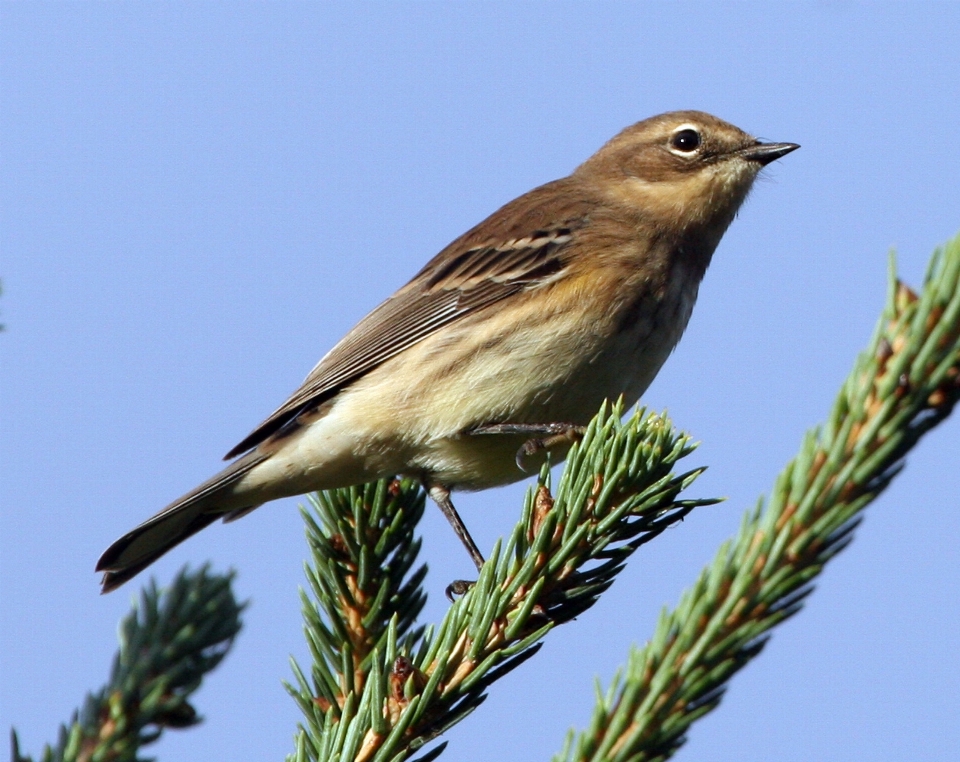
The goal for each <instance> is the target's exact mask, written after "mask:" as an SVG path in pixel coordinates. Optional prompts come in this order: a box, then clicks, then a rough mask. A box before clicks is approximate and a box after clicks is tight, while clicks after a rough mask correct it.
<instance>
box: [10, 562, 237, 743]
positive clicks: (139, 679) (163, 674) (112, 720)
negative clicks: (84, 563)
mask: <svg viewBox="0 0 960 762" xmlns="http://www.w3.org/2000/svg"><path fill="white" fill-rule="evenodd" d="M207 569H208V567H207V566H203V567H201V568H200V569H199V570H197V571H195V572H191V571H188V570H187V569H186V568H184V569H182V570H181V571H180V572H179V573H178V574H177V576H176V578H175V579H174V580H173V583H172V584H171V585H170V587H169V588H167V589H165V590H162V591H161V590H159V589H158V588H157V585H156V583H155V582H154V581H153V580H151V582H150V584H149V585H148V586H147V587H146V588H144V589H143V590H142V591H141V595H140V603H139V605H138V606H135V607H134V609H133V611H132V612H131V613H130V614H129V615H127V617H125V618H124V620H123V621H122V622H121V623H120V632H119V638H120V649H119V651H118V652H117V655H116V656H115V657H114V661H113V668H112V669H111V672H110V679H109V682H108V683H107V685H105V686H104V687H103V688H101V689H100V690H99V691H97V692H96V693H89V694H87V698H86V700H85V701H84V703H83V707H82V708H81V709H80V710H79V711H77V712H74V716H73V718H72V719H71V721H70V724H69V726H68V725H62V726H61V727H60V738H59V740H58V742H57V745H56V747H51V746H49V745H48V746H46V747H45V748H44V751H43V755H42V756H41V760H43V762H139V761H140V760H143V759H145V758H143V757H140V756H139V751H140V747H141V746H145V745H147V744H150V743H153V742H154V741H156V740H157V739H158V738H159V737H160V735H161V733H162V732H163V730H164V729H165V728H187V727H190V726H192V725H196V724H197V723H199V722H201V720H202V718H201V717H200V716H199V715H198V714H197V711H196V709H194V708H193V706H192V705H191V704H190V702H189V698H190V695H191V694H192V693H193V692H194V691H195V690H196V689H197V688H199V687H200V683H201V681H202V680H203V677H204V675H205V674H206V673H208V672H210V671H211V670H212V669H214V668H215V667H216V666H217V665H218V664H219V663H220V661H221V660H222V659H223V658H224V656H226V654H227V651H229V649H230V646H231V645H232V644H233V639H234V637H236V635H237V633H238V632H239V631H240V626H241V623H240V612H241V611H242V610H243V607H244V605H245V604H238V603H237V601H236V599H235V598H234V596H233V591H232V590H231V583H232V581H233V576H234V575H233V573H232V572H231V573H229V574H226V575H218V574H211V573H210V572H208V570H207ZM11 743H12V752H11V759H12V760H13V762H32V758H31V757H28V756H24V755H22V754H21V753H20V748H19V742H18V739H17V734H16V731H11Z"/></svg>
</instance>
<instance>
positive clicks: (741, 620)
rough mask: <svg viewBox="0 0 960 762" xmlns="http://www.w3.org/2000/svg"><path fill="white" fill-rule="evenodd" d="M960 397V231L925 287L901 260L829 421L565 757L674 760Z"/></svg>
mask: <svg viewBox="0 0 960 762" xmlns="http://www.w3.org/2000/svg"><path fill="white" fill-rule="evenodd" d="M958 399H960V237H958V238H955V239H953V240H952V241H950V242H949V243H948V244H947V245H946V246H945V247H943V248H942V249H938V250H937V251H936V252H935V253H934V255H933V258H932V260H931V263H930V266H929V268H928V270H927V275H926V278H925V282H924V288H923V291H922V293H921V294H920V296H917V295H916V294H915V293H914V292H913V291H911V290H910V289H909V288H908V287H907V286H906V285H904V284H903V283H902V282H901V281H900V280H899V279H898V278H897V276H896V270H895V263H894V260H893V257H892V255H891V259H890V286H889V291H888V296H887V304H886V307H885V309H884V312H883V315H882V316H881V318H880V321H879V323H878V325H877V328H876V330H875V332H874V335H873V338H872V341H871V342H870V344H869V347H868V349H867V350H866V351H865V352H863V353H862V354H861V355H860V356H859V358H858V359H857V361H856V363H855V364H854V368H853V371H852V372H851V374H850V375H849V377H848V378H847V380H846V382H845V383H844V385H843V387H842V388H841V391H840V394H839V396H838V398H837V400H836V402H835V404H834V406H833V410H832V411H831V413H830V416H829V417H828V419H827V422H826V424H824V425H823V426H822V427H819V428H816V429H814V430H812V431H810V432H809V433H808V434H807V435H806V437H805V438H804V440H803V443H802V445H801V449H800V453H799V454H798V455H797V457H796V458H795V459H794V460H792V461H791V462H790V463H788V464H787V466H786V468H785V469H784V470H783V472H782V473H781V474H780V476H779V477H778V478H777V480H776V483H775V485H774V489H773V494H772V495H771V497H770V500H769V502H768V503H767V504H766V505H765V506H764V502H763V500H762V499H761V501H760V502H759V504H758V506H757V508H756V509H755V510H753V511H750V512H748V513H747V514H746V515H745V516H744V519H743V523H742V525H741V528H740V531H739V533H738V534H737V536H736V537H734V538H732V539H731V540H729V541H727V542H726V543H724V545H723V546H721V548H720V550H719V552H718V554H717V556H716V557H715V559H714V561H713V563H712V564H711V565H710V566H708V567H707V568H705V569H704V571H703V572H702V573H701V575H700V577H699V579H698V580H697V581H696V583H695V584H694V585H693V587H691V588H690V589H688V590H687V591H686V592H685V593H684V595H683V596H682V598H681V600H680V604H679V606H678V607H677V608H676V610H674V611H672V612H670V611H665V612H664V613H663V614H662V615H661V617H660V621H659V622H658V624H657V627H656V631H655V633H654V635H653V638H652V640H651V641H650V642H649V643H647V644H646V645H645V646H644V647H643V648H641V649H633V650H632V651H631V653H630V656H629V659H628V662H627V665H626V667H625V669H624V670H622V671H621V673H620V674H618V675H617V676H615V677H614V679H613V681H612V684H611V686H610V687H609V689H608V690H607V692H606V694H604V695H600V696H599V697H598V701H597V706H596V708H595V710H594V713H593V717H592V720H591V722H590V725H589V727H588V728H587V729H586V730H585V731H584V732H582V733H580V734H579V735H572V734H571V735H570V736H568V739H567V742H566V744H565V746H564V748H563V750H562V751H561V752H560V754H559V755H558V756H557V757H555V758H554V759H555V762H579V761H580V760H584V761H585V760H593V761H596V762H599V761H600V760H603V762H614V761H616V762H620V761H626V760H631V761H632V762H639V761H640V760H644V761H647V760H663V759H667V758H668V757H670V756H671V755H672V754H673V752H674V751H675V750H676V749H677V748H678V747H679V746H680V745H681V744H682V743H683V742H684V740H685V733H686V731H687V729H688V728H689V726H690V725H691V723H693V722H694V721H695V720H696V719H698V718H699V717H701V716H702V715H704V714H706V713H707V712H709V711H710V710H712V709H713V708H715V707H716V706H717V704H719V702H720V699H721V697H722V694H723V692H724V690H725V688H726V685H727V682H728V681H729V680H730V679H731V678H732V676H733V675H734V674H735V673H736V672H737V671H738V670H740V669H741V668H742V667H744V666H745V665H746V664H747V662H749V661H750V660H751V659H752V658H753V657H754V656H756V655H757V654H758V653H759V652H760V650H761V649H762V648H763V646H764V644H765V643H766V640H767V639H768V638H769V637H770V636H769V631H770V630H771V629H772V628H773V627H775V626H776V625H778V624H779V623H781V622H783V621H784V620H785V619H787V618H789V617H790V616H792V615H793V614H795V613H797V611H799V610H800V608H801V607H802V606H803V601H804V599H805V598H806V597H807V596H808V595H809V594H810V593H811V592H812V590H813V586H812V581H813V580H814V579H815V578H816V577H817V575H819V574H820V572H821V571H822V570H823V567H824V566H825V564H826V563H827V562H828V561H829V560H830V559H831V558H833V557H834V556H836V555H837V554H838V553H839V552H841V551H842V550H843V549H844V548H845V547H846V546H847V545H848V544H849V543H850V541H851V540H852V537H853V531H854V529H855V528H856V526H857V524H858V523H859V522H860V520H861V518H862V512H863V511H864V509H865V508H866V507H867V505H869V504H870V503H871V502H872V501H873V500H874V499H875V498H876V497H877V496H878V495H880V493H882V492H883V490H884V489H886V487H887V486H888V485H889V484H890V482H891V480H892V479H893V478H894V477H895V476H896V475H897V474H898V473H899V471H900V469H901V468H902V467H903V465H904V458H905V457H906V455H907V453H908V452H909V451H910V449H911V448H912V447H913V446H914V445H915V444H916V443H917V442H918V441H919V439H920V438H921V436H922V435H923V434H925V433H926V432H927V431H929V430H930V429H931V428H933V427H934V426H936V425H937V424H938V423H940V422H941V421H943V420H944V419H945V418H946V417H947V416H948V415H949V414H950V412H951V411H952V410H953V407H954V405H955V404H956V403H957V401H958Z"/></svg>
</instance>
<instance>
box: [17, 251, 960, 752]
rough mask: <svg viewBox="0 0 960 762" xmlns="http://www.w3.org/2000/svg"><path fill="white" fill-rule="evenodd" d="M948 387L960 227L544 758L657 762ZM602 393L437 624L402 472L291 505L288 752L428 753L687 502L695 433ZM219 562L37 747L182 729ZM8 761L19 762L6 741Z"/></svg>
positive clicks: (207, 644)
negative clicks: (295, 578) (293, 722)
mask: <svg viewBox="0 0 960 762" xmlns="http://www.w3.org/2000/svg"><path fill="white" fill-rule="evenodd" d="M958 400H960V237H958V238H957V239H954V240H953V241H951V242H950V243H948V244H947V245H946V246H945V247H944V248H942V249H938V250H937V252H935V254H934V257H933V259H932V261H931V264H930V267H929V268H928V272H927V276H926V279H925V283H924V288H923V290H922V292H921V293H920V294H919V295H918V294H915V293H914V292H913V291H911V290H910V289H909V288H908V287H907V286H905V285H904V284H903V283H901V282H900V281H899V280H898V279H897V277H896V273H895V269H894V266H893V258H892V257H891V267H890V288H889V292H888V298H887V304H886V307H885V309H884V312H883V315H882V316H881V319H880V321H879V324H878V326H877V328H876V331H875V332H874V335H873V338H872V340H871V342H870V344H869V346H868V349H867V350H866V351H865V352H863V353H862V354H861V355H860V356H859V358H858V359H857V361H856V362H855V364H854V368H853V370H852V372H851V374H850V376H849V377H848V379H847V380H846V382H845V383H844V385H843V387H842V389H841V391H840V394H839V396H838V398H837V401H836V403H835V404H834V406H833V409H832V411H831V413H830V416H829V417H828V419H827V422H826V423H825V424H824V425H822V426H820V427H818V428H815V429H813V430H812V431H810V432H809V433H808V434H807V435H806V437H805V438H804V440H803V442H802V445H801V448H800V451H799V454H798V455H797V457H796V458H794V459H793V460H792V461H791V462H790V463H788V464H787V466H786V468H785V469H784V471H783V472H782V473H781V474H780V476H779V477H778V479H777V481H776V483H775V485H774V488H773V491H772V494H771V496H770V498H769V500H766V501H765V500H763V499H761V500H760V502H759V503H758V505H757V507H756V508H755V509H753V510H751V511H749V512H748V513H747V514H746V515H745V516H744V519H743V522H742V525H741V529H740V531H739V533H738V534H737V535H736V536H735V537H733V538H731V539H730V540H728V541H727V542H726V543H724V544H723V545H722V546H721V548H720V549H719V551H718V553H717V555H716V557H715V558H714V561H713V562H712V563H711V564H710V565H709V566H708V567H706V568H705V569H704V570H703V572H702V573H701V575H700V576H699V578H698V579H697V580H696V582H695V583H694V585H693V586H692V587H691V588H690V589H688V590H687V591H686V593H684V595H683V596H682V598H681V601H680V603H679V605H678V607H677V608H676V609H675V610H673V611H664V612H663V614H662V615H661V617H660V621H659V623H658V625H657V628H656V631H655V633H654V635H653V637H652V639H651V640H650V641H649V642H648V643H647V644H646V645H645V646H643V647H642V648H635V649H633V650H632V651H631V653H630V654H629V658H628V661H627V664H626V665H625V667H624V668H623V669H622V670H621V671H620V672H619V674H618V675H616V676H615V677H614V679H613V680H612V682H611V685H610V686H609V687H608V689H607V691H606V692H605V693H600V695H598V699H597V705H596V708H595V710H594V713H593V717H592V720H591V722H590V724H589V726H588V727H587V729H586V730H584V731H583V732H581V733H579V734H576V733H573V732H571V734H570V735H569V736H568V738H567V741H566V743H565V745H564V747H563V749H562V750H561V752H560V753H559V754H558V755H557V756H556V757H555V758H554V760H555V762H580V761H581V760H583V761H586V760H591V761H594V762H600V761H601V760H602V761H603V762H613V761H618V762H619V761H626V760H632V761H634V762H637V761H640V760H663V759H667V758H668V757H670V756H671V755H672V754H673V753H674V752H675V751H676V750H677V749H678V748H679V746H680V745H681V744H682V743H683V741H684V739H685V736H686V733H687V730H688V728H689V727H690V725H691V724H692V723H693V722H694V721H695V720H696V719H698V718H699V717H701V716H703V715H704V714H705V713H707V712H709V711H711V710H712V709H713V708H715V707H716V706H717V705H718V703H719V702H720V699H721V697H722V694H723V691H724V690H725V689H726V686H727V684H728V682H729V680H730V679H731V678H732V676H733V675H734V674H735V673H736V672H737V671H738V670H740V669H741V668H742V667H743V666H745V665H746V664H747V663H748V662H749V661H750V660H751V659H753V658H754V657H755V656H756V655H757V654H759V653H760V652H761V650H762V648H763V646H764V644H765V643H766V641H767V639H768V638H769V636H770V631H771V630H772V628H773V627H775V626H776V625H777V624H779V623H780V622H783V621H784V620H785V619H787V618H789V617H791V616H793V615H794V614H796V613H797V612H798V611H799V610H800V609H801V607H802V605H803V601H804V599H805V598H806V597H807V596H808V595H809V594H810V593H811V592H812V590H813V588H812V582H813V580H814V579H815V578H816V577H817V575H819V574H820V572H821V571H822V570H823V568H824V566H825V565H826V564H827V562H828V561H830V559H832V558H833V557H834V556H836V555H837V554H838V553H840V552H841V551H842V550H843V549H844V548H845V547H846V546H847V545H848V544H849V542H850V541H851V539H852V536H853V532H854V529H855V528H856V526H857V524H858V522H859V521H860V520H861V517H862V513H863V511H864V509H865V508H866V507H867V505H869V504H870V503H871V502H872V501H873V500H874V499H875V498H876V497H877V496H878V495H880V494H881V493H882V492H883V490H884V489H885V488H886V487H887V486H888V485H889V484H890V482H891V480H892V479H893V478H894V477H895V476H896V475H897V473H899V471H900V469H901V468H902V467H903V465H904V458H905V457H906V455H907V453H908V452H909V451H910V450H911V448H912V447H913V446H914V445H916V444H917V442H918V441H919V440H920V438H921V437H922V435H923V434H924V433H926V432H927V431H929V430H930V429H931V428H933V427H934V426H936V425H937V424H938V423H940V422H941V421H943V420H944V419H945V418H946V417H947V416H948V415H949V414H950V413H951V411H952V410H953V407H954V405H955V404H956V403H957V401H958ZM622 414H623V410H622V409H621V407H620V406H619V405H618V404H614V405H605V406H604V407H603V409H602V410H601V411H600V412H599V414H598V415H597V416H596V418H595V419H594V420H593V422H592V423H591V424H590V426H589V427H588V430H587V433H586V435H585V436H584V438H583V440H582V442H580V443H579V444H577V445H574V447H573V448H572V449H571V451H570V454H569V456H568V459H567V464H566V467H565V468H564V470H563V474H562V476H561V478H560V482H559V485H558V486H557V488H556V490H553V489H552V485H551V483H550V472H549V469H548V467H547V466H545V467H544V468H543V470H542V471H541V473H540V476H539V479H538V482H537V484H536V486H535V487H532V488H531V489H530V490H529V491H528V493H527V497H526V500H525V503H524V506H523V512H522V516H521V519H520V522H519V523H518V524H517V526H516V528H515V529H514V531H513V533H512V534H511V535H510V537H509V538H508V539H507V540H506V542H505V543H499V542H498V543H497V545H496V546H495V548H494V550H493V552H492V553H491V556H490V558H489V559H488V561H487V563H486V564H485V565H484V567H483V570H482V571H481V573H480V575H479V578H478V579H477V581H476V582H475V583H473V584H472V585H471V584H464V585H461V586H459V587H458V591H459V592H460V593H461V595H460V597H458V598H457V599H456V600H455V601H454V602H453V603H452V605H451V606H450V608H449V610H448V612H447V614H446V616H445V617H444V618H443V620H442V621H441V622H440V623H439V625H437V626H436V627H434V626H427V627H425V626H423V625H421V624H419V622H418V617H419V615H420V613H421V611H422V609H423V605H424V602H425V600H426V596H425V593H424V591H423V587H422V583H423V580H424V577H425V575H426V567H425V566H424V565H421V564H418V560H417V559H418V552H419V549H420V541H419V539H418V538H417V537H416V534H415V531H416V525H417V523H418V521H419V520H420V518H421V516H422V514H423V511H424V505H425V495H424V492H423V490H422V488H421V487H420V486H419V485H418V484H417V483H416V482H414V481H410V480H399V479H393V480H383V481H381V482H378V483H375V484H368V485H364V486H361V487H355V488H351V489H343V490H332V491H329V492H325V493H322V494H319V495H316V496H314V497H312V498H311V507H310V508H309V509H308V510H304V511H303V516H304V520H305V522H306V527H307V539H308V544H309V546H310V550H311V562H310V563H309V564H308V565H307V567H306V575H307V581H308V590H307V591H302V593H301V598H302V606H303V612H304V621H305V627H304V631H305V634H306V637H307V641H308V644H309V647H310V654H311V658H312V661H313V664H312V665H311V666H310V667H309V668H308V669H304V668H302V667H300V666H299V665H297V664H296V663H294V664H293V671H294V683H293V684H290V685H288V686H287V688H288V690H289V691H290V693H291V695H292V696H293V697H294V699H295V701H296V702H297V704H298V705H299V707H300V709H301V710H302V712H303V716H304V720H303V722H302V723H301V725H300V727H299V729H298V732H297V735H296V749H295V751H294V753H293V754H292V755H291V756H289V757H288V760H296V762H301V761H306V760H323V761H324V762H326V761H327V760H338V761H339V762H347V760H358V761H361V762H367V761H371V760H372V761H373V762H387V761H388V760H390V761H391V762H400V761H401V760H407V759H410V758H412V757H413V756H414V755H415V754H418V753H420V754H421V756H419V757H417V759H418V760H419V762H427V760H432V759H435V758H436V757H438V756H439V755H440V754H441V753H442V751H443V749H444V747H445V744H439V745H436V746H434V747H433V748H432V749H429V750H427V749H426V748H425V746H426V744H428V743H429V742H430V741H432V740H433V739H435V738H436V737H437V736H438V735H440V734H441V733H442V732H443V731H444V730H445V729H446V728H448V727H450V726H451V725H453V724H455V723H456V722H459V721H460V720H462V719H463V718H464V717H466V716H467V715H468V714H469V713H471V712H472V711H473V710H474V709H476V708H477V707H478V706H479V705H480V704H481V703H482V702H483V700H484V698H485V696H486V691H487V690H488V689H489V688H490V686H491V685H492V684H493V683H494V682H496V680H497V679H499V678H500V677H501V676H503V675H504V674H506V673H507V672H509V671H510V670H511V669H514V668H516V667H517V666H519V665H520V664H521V663H522V662H524V661H525V660H527V659H529V658H530V657H532V656H533V655H534V654H535V653H536V651H537V649H538V648H539V646H540V642H541V641H542V639H543V638H544V637H545V636H546V635H547V634H548V633H549V632H550V630H552V629H553V628H554V627H556V626H557V625H559V624H563V623H565V622H568V621H570V620H571V619H572V618H574V617H575V616H577V615H578V614H580V613H581V612H583V611H585V610H586V609H588V608H589V607H590V606H592V605H593V603H595V602H596V600H597V599H598V597H599V596H600V595H601V594H602V593H603V592H604V591H605V590H606V589H607V588H608V587H609V586H610V585H611V584H613V582H614V580H615V578H616V576H617V574H618V573H619V572H620V571H621V570H622V569H623V566H624V564H625V563H626V561H627V559H628V558H629V557H630V555H631V554H632V553H633V552H634V551H635V550H636V549H637V548H639V547H640V546H641V545H643V544H644V543H646V542H649V541H650V540H652V539H653V538H655V537H656V536H657V535H658V534H659V533H660V532H662V531H663V530H664V529H666V528H667V527H669V526H671V525H673V524H675V523H677V522H678V521H680V520H682V519H683V517H684V516H686V515H687V514H688V513H689V512H690V511H691V510H693V509H694V508H696V507H697V506H700V505H706V504H710V503H713V502H716V501H713V500H690V499H681V498H680V493H681V492H682V491H683V490H684V489H686V488H687V487H689V485H690V484H691V483H692V482H693V481H694V479H695V478H696V477H697V475H698V474H699V473H700V472H701V470H702V469H692V470H687V471H685V472H682V473H680V474H679V475H675V474H674V470H675V469H676V468H677V464H678V462H679V461H680V459H681V458H683V457H685V456H687V455H688V454H690V452H691V451H692V450H693V447H694V445H693V444H692V443H691V442H690V440H689V439H688V437H687V436H686V435H684V434H682V433H680V432H678V431H677V430H675V429H674V428H673V426H672V424H671V423H670V421H669V420H668V419H667V418H666V417H665V416H660V415H655V414H652V413H650V412H647V411H645V410H642V409H639V410H637V411H635V412H634V413H633V415H631V416H630V417H629V418H628V419H627V420H626V421H622V420H621V417H622ZM231 576H232V575H227V576H225V577H218V576H215V575H211V574H208V572H207V571H206V567H204V568H203V569H201V570H200V571H199V572H197V573H193V574H190V573H187V572H181V573H180V575H178V577H177V579H176V580H175V581H174V583H173V585H172V586H171V588H170V590H169V591H168V592H166V593H163V594H161V593H160V592H158V590H157V588H156V586H155V585H153V584H151V586H150V587H149V588H148V589H147V590H146V591H145V592H144V594H143V598H142V601H141V604H140V607H139V609H138V610H135V611H134V612H133V613H132V614H131V615H130V616H129V617H128V618H127V619H126V620H124V623H123V625H122V627H121V649H120V653H119V654H118V656H117V659H116V661H115V664H114V669H113V674H112V675H111V679H110V682H109V684H108V685H107V686H106V687H105V688H103V689H102V690H101V691H99V692H98V693H96V694H91V695H90V696H88V698H87V701H86V702H85V704H84V707H83V709H82V710H81V711H80V712H79V713H77V715H75V717H74V719H73V720H72V722H71V724H70V726H69V727H66V726H65V727H63V728H62V729H61V733H60V740H59V742H58V744H57V746H56V748H51V747H47V748H46V749H45V751H44V755H43V757H42V758H41V759H42V760H44V762H53V761H54V760H71V761H72V760H129V761H130V762H134V761H135V760H139V759H140V757H139V756H138V753H139V748H140V746H143V745H145V744H147V743H150V742H151V741H153V740H156V738H157V737H158V736H159V735H160V733H161V732H162V730H163V728H166V727H186V726H189V725H192V724H195V723H196V722H198V721H199V720H198V717H197V714H196V711H195V710H194V709H193V707H192V706H191V705H190V704H189V703H188V698H189V696H190V694H191V692H192V691H193V690H195V689H196V688H197V687H198V686H199V683H200V680H201V679H202V676H203V675H204V674H205V673H206V672H208V671H209V670H210V669H212V668H213V667H215V666H216V665H217V664H218V663H219V661H220V660H221V659H222V658H223V657H224V655H225V654H226V651H227V650H228V649H229V646H230V644H231V643H232V640H233V638H234V637H235V635H236V633H237V632H238V630H239V628H240V620H239V614H240V611H241V610H242V606H241V605H238V604H237V603H236V601H235V600H234V598H233V596H232V593H231V592H230V580H231ZM12 758H13V760H14V762H28V761H29V760H30V758H29V757H25V756H22V755H21V754H20V751H19V748H18V744H17V739H16V734H15V733H14V734H13V754H12Z"/></svg>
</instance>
